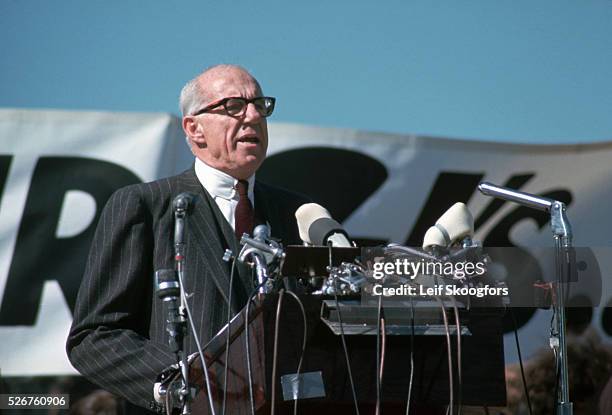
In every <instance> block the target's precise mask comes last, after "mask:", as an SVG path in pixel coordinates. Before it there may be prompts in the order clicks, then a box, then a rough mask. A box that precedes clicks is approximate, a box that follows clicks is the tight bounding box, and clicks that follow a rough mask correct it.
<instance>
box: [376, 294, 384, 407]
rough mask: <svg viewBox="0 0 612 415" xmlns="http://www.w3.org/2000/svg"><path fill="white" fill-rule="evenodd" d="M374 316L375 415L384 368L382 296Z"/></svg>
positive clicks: (379, 298) (379, 400) (378, 403)
mask: <svg viewBox="0 0 612 415" xmlns="http://www.w3.org/2000/svg"><path fill="white" fill-rule="evenodd" d="M376 314H377V316H376V410H375V414H376V415H379V414H380V403H381V395H382V376H383V367H384V354H385V339H384V337H385V333H384V330H385V327H384V317H383V314H382V295H381V296H379V297H378V307H377V313H376ZM381 328H382V331H383V334H382V337H383V340H382V350H381Z"/></svg>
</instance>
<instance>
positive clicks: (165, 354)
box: [66, 168, 309, 410]
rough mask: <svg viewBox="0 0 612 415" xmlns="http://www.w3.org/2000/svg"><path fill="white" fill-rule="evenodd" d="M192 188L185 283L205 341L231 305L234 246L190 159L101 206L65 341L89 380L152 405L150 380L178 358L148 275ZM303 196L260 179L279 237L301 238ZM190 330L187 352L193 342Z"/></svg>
mask: <svg viewBox="0 0 612 415" xmlns="http://www.w3.org/2000/svg"><path fill="white" fill-rule="evenodd" d="M185 191H188V192H192V193H195V194H196V195H197V198H196V201H195V206H194V209H193V211H192V212H191V214H190V215H189V216H188V218H187V226H186V255H185V257H186V264H185V272H186V280H185V286H186V289H187V291H188V292H189V293H193V294H194V295H193V297H192V299H191V303H190V306H191V309H192V312H193V316H194V319H195V320H196V321H195V324H196V327H197V329H198V332H199V336H200V340H201V341H202V343H205V342H206V341H207V340H208V339H210V338H211V337H212V336H213V335H214V333H216V332H217V331H218V330H219V328H220V327H221V326H222V325H223V322H224V321H225V318H226V314H227V298H228V293H229V267H228V265H227V264H226V263H224V262H223V261H222V259H221V258H222V256H223V252H224V250H225V248H227V247H229V248H230V249H233V250H234V252H237V248H238V246H237V245H238V244H237V241H236V238H235V236H234V232H233V230H232V228H231V226H230V225H229V223H227V221H226V220H225V218H224V217H223V215H222V213H221V212H220V211H219V209H218V207H217V205H216V204H215V203H214V201H213V200H212V198H211V197H210V196H209V195H208V193H207V192H206V191H205V190H204V189H203V187H202V186H201V185H200V183H199V182H198V181H197V178H196V176H195V173H194V171H193V168H192V169H190V170H187V171H185V172H184V173H182V174H180V175H178V176H174V177H170V178H167V179H162V180H158V181H155V182H151V183H144V184H137V185H132V186H128V187H125V188H123V189H120V190H118V191H117V192H116V193H114V194H113V196H111V198H110V199H109V201H108V203H107V205H106V207H105V208H104V210H103V212H102V215H101V218H100V221H99V223H98V227H97V230H96V234H95V236H94V238H93V241H92V244H91V249H90V254H89V259H88V261H87V265H86V269H85V274H84V277H83V280H82V283H81V288H80V290H79V294H78V298H77V301H76V306H75V310H74V321H73V324H72V328H71V330H70V334H69V337H68V341H67V344H66V350H67V352H68V356H69V358H70V361H71V362H72V364H73V365H74V367H75V368H76V369H77V370H79V372H81V373H82V374H83V375H84V376H86V377H87V378H88V379H89V380H91V381H92V382H94V383H96V384H98V385H100V386H101V387H103V388H105V389H107V390H109V391H110V392H112V393H114V394H116V395H118V396H122V397H124V398H126V399H127V400H128V401H130V402H131V403H133V404H136V405H139V406H141V407H144V408H148V409H156V410H157V409H159V408H156V406H155V404H154V403H153V393H152V391H153V382H154V380H155V378H156V376H157V375H158V373H160V372H161V371H162V370H163V369H164V368H166V367H168V366H169V365H171V364H173V363H174V362H175V357H174V356H173V355H172V353H170V352H169V350H168V348H167V341H168V337H167V333H166V332H165V318H164V317H165V315H164V308H163V305H162V302H161V301H160V300H159V299H158V298H157V297H156V294H155V291H154V286H153V278H154V277H153V275H154V272H155V270H157V269H160V268H173V266H174V263H173V229H174V215H173V212H172V200H173V199H174V197H175V196H176V195H178V194H179V193H181V192H185ZM307 202H309V200H308V199H307V198H305V197H303V196H300V195H297V194H294V193H290V192H287V191H285V190H282V189H279V188H275V187H272V186H268V185H265V184H263V183H259V182H257V183H256V185H255V207H256V211H257V212H258V215H259V216H260V217H261V218H264V219H265V220H267V221H268V222H269V223H270V225H271V229H272V235H273V236H275V237H280V238H281V239H282V240H283V242H284V243H285V244H291V243H299V236H298V230H297V224H296V223H295V218H294V217H293V214H294V212H295V210H296V209H297V208H298V207H299V206H300V205H301V204H302V203H307ZM239 276H240V278H238V279H237V281H236V282H235V286H234V294H233V298H236V299H237V300H236V302H234V304H233V307H232V309H233V310H235V311H237V310H239V309H240V308H242V306H243V305H244V304H245V303H246V296H247V294H246V293H247V292H249V291H250V287H252V281H251V277H250V275H248V273H247V272H246V270H245V269H243V268H242V269H240V272H239ZM195 350H196V348H195V342H194V340H193V338H192V336H190V338H189V353H193V352H195Z"/></svg>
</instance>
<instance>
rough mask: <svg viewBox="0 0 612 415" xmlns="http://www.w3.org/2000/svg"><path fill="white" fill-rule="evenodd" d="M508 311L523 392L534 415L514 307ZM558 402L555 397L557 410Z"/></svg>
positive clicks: (530, 413) (530, 414) (530, 412)
mask: <svg viewBox="0 0 612 415" xmlns="http://www.w3.org/2000/svg"><path fill="white" fill-rule="evenodd" d="M508 310H509V312H510V317H511V318H512V324H513V326H514V341H515V343H516V351H517V353H518V358H519V366H520V368H521V379H522V380H523V390H524V391H525V398H526V399H527V408H528V409H529V415H532V409H531V399H530V398H529V390H528V388H527V380H526V378H525V368H524V367H523V357H522V356H521V344H520V342H519V336H518V325H517V324H516V318H515V317H514V312H513V311H512V307H510V308H509V309H508ZM551 324H552V321H551ZM555 361H556V362H557V364H558V363H559V362H558V360H557V359H556V353H555ZM557 379H559V377H558V376H557ZM556 401H557V397H556V396H555V405H554V407H555V408H556V407H557V405H556ZM555 410H556V409H555Z"/></svg>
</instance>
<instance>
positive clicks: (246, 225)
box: [235, 180, 255, 240]
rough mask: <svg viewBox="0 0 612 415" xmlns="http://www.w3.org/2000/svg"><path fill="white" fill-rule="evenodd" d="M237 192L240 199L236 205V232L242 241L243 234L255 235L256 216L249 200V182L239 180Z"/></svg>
mask: <svg viewBox="0 0 612 415" xmlns="http://www.w3.org/2000/svg"><path fill="white" fill-rule="evenodd" d="M236 190H237V191H238V197H239V199H238V204H237V205H236V214H235V220H236V223H235V224H236V226H235V232H236V236H237V237H238V239H239V240H240V238H242V234H243V233H248V234H249V235H251V234H252V233H253V227H254V223H255V215H254V214H253V205H252V204H251V201H250V200H249V182H247V181H246V180H238V183H237V184H236ZM251 236H252V235H251Z"/></svg>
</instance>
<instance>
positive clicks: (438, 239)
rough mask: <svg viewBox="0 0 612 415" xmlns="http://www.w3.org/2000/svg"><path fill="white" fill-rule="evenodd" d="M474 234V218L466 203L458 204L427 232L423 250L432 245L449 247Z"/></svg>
mask: <svg viewBox="0 0 612 415" xmlns="http://www.w3.org/2000/svg"><path fill="white" fill-rule="evenodd" d="M473 234H474V217H473V216H472V213H471V212H470V210H469V209H468V208H467V206H466V205H465V203H461V202H457V203H455V204H454V205H452V206H451V207H450V208H449V209H448V210H447V211H446V212H444V214H443V215H442V216H440V219H438V220H437V221H436V225H435V226H432V227H431V228H429V229H428V230H427V232H426V233H425V237H424V238H423V248H426V247H429V246H432V245H437V246H449V245H450V244H452V243H453V242H455V241H458V240H460V239H463V238H465V237H466V236H472V235H473Z"/></svg>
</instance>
